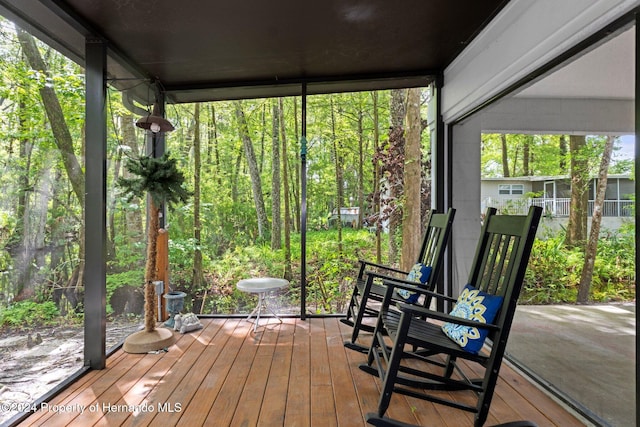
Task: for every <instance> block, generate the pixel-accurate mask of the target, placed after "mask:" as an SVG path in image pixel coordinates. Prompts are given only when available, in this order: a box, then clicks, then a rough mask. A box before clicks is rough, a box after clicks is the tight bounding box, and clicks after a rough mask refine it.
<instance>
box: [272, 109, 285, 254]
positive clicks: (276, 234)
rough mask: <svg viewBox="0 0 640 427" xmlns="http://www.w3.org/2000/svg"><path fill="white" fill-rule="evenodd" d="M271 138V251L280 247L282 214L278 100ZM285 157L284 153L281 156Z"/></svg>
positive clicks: (274, 111)
mask: <svg viewBox="0 0 640 427" xmlns="http://www.w3.org/2000/svg"><path fill="white" fill-rule="evenodd" d="M272 103H273V105H272V116H273V117H272V119H271V125H272V132H271V134H272V136H271V152H272V159H271V175H272V177H271V249H274V250H275V249H280V248H281V247H282V214H281V212H280V139H279V136H278V135H279V131H280V114H279V109H278V100H275V99H274V100H272ZM282 155H283V156H286V153H283V154H282Z"/></svg>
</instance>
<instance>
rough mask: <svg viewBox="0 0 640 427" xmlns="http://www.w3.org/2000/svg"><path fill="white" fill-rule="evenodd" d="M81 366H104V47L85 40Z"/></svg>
mask: <svg viewBox="0 0 640 427" xmlns="http://www.w3.org/2000/svg"><path fill="white" fill-rule="evenodd" d="M85 49H86V64H85V68H86V101H85V102H86V109H85V115H86V118H85V123H86V125H85V137H86V148H85V165H86V175H85V194H86V196H85V206H84V228H85V235H84V240H85V242H84V246H85V266H84V282H85V292H84V313H85V316H84V364H85V366H89V367H91V368H93V369H104V367H105V366H106V338H107V337H106V335H107V334H106V327H107V313H106V311H107V309H106V307H107V301H106V299H107V270H106V259H107V170H106V165H107V109H106V89H107V86H106V75H107V72H106V70H107V48H106V42H105V41H104V40H99V39H87V40H86V45H85Z"/></svg>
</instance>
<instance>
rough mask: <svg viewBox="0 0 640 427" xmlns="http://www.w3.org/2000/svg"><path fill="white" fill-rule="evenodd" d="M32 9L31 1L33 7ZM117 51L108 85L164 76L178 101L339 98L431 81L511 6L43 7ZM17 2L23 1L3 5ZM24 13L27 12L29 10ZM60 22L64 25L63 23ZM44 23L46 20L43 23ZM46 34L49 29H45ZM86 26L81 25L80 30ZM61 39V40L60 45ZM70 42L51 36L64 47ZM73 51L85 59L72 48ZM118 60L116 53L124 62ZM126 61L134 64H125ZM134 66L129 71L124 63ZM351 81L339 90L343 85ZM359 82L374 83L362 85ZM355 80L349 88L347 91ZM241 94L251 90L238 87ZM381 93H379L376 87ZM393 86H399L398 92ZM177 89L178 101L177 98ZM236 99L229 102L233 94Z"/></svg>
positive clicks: (360, 0) (361, 0)
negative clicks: (302, 87)
mask: <svg viewBox="0 0 640 427" xmlns="http://www.w3.org/2000/svg"><path fill="white" fill-rule="evenodd" d="M28 1H33V0H28ZM40 2H41V3H42V4H44V5H46V6H48V7H49V8H50V9H51V10H52V11H53V13H55V14H56V15H58V16H59V17H60V16H61V17H63V18H64V19H66V20H67V21H77V22H79V23H80V26H81V27H82V28H84V29H86V30H87V31H86V32H87V33H93V34H94V35H97V36H102V37H104V38H106V39H107V40H108V41H109V43H110V46H111V49H110V55H111V56H112V57H116V58H117V61H114V60H111V61H110V66H109V73H110V77H112V78H114V79H128V78H131V77H132V76H135V74H140V73H141V74H143V75H144V76H146V77H150V78H157V79H158V80H159V81H160V82H161V83H162V85H163V86H164V87H165V88H169V93H168V95H169V97H170V99H172V100H173V101H174V102H191V101H194V100H202V99H203V98H206V97H207V96H208V95H205V94H206V93H209V94H210V95H209V96H214V95H215V96H216V97H223V98H224V97H226V96H228V97H237V96H241V95H240V94H241V93H243V92H244V93H247V94H248V93H251V94H258V95H259V94H260V93H264V95H265V96H275V95H277V94H278V90H277V87H278V86H279V85H280V84H281V83H284V85H283V86H282V94H285V93H289V92H290V91H291V90H290V89H289V88H288V87H290V86H291V83H292V82H296V81H303V80H307V79H308V80H309V81H312V82H314V83H319V82H322V81H329V82H331V85H330V86H333V87H335V88H336V89H338V88H340V90H351V89H350V88H352V89H354V90H357V87H358V86H360V87H365V88H369V87H373V86H372V84H371V82H378V83H380V84H387V85H389V83H391V80H389V77H398V78H407V76H413V77H415V76H433V75H435V74H438V73H440V72H442V70H443V69H444V68H445V67H446V66H447V65H448V64H449V63H450V62H451V61H452V60H453V58H455V56H456V55H457V54H458V53H459V52H460V51H461V50H462V49H463V48H464V47H465V46H466V44H467V43H468V42H469V41H470V40H471V39H472V38H473V37H474V36H475V35H476V34H477V32H479V31H480V30H481V29H482V27H483V26H484V25H485V23H486V22H487V21H488V20H490V19H491V18H492V17H493V16H494V15H495V13H497V11H499V10H500V9H501V8H502V7H503V6H504V4H505V3H506V1H504V0H482V1H478V0H447V1H444V0H406V1H398V2H391V1H389V0H366V1H365V0H325V1H303V0H280V1H277V0H274V1H271V2H266V1H264V0H243V1H229V0H226V1H224V2H223V1H218V0H209V1H202V0H182V1H180V2H174V1H168V0H157V1H148V2H142V1H131V0H66V1H65V0H40ZM2 3H15V4H16V5H18V6H17V7H20V6H19V4H20V2H18V1H16V0H13V1H11V0H0V4H2ZM23 12H24V13H25V14H26V15H28V14H29V12H28V10H26V11H23ZM59 17H58V18H57V19H58V20H59V19H60V18H59ZM37 19H38V20H39V21H40V22H41V23H42V19H43V18H42V16H38V18H37ZM45 26H46V23H45ZM75 28H78V25H75ZM54 36H55V37H54ZM65 37H67V38H69V40H72V39H71V38H70V37H69V36H66V35H64V34H55V35H52V38H55V39H56V40H60V39H62V40H64V39H65ZM73 43H75V44H76V46H73V49H72V50H73V51H77V49H78V46H77V40H74V41H73ZM116 54H117V55H116ZM123 59H126V60H124V61H123ZM123 62H129V64H128V65H127V64H123ZM339 80H343V81H344V82H345V83H343V84H341V85H339V84H337V81H339ZM360 80H365V81H369V82H370V83H369V84H357V82H359V81H360ZM347 82H350V83H347ZM234 86H240V87H243V88H246V89H245V90H239V89H238V88H236V89H233V87H234ZM374 86H375V85H374ZM389 87H394V85H393V84H391V86H389ZM174 90H175V96H172V93H171V92H172V91H174ZM225 93H228V95H225Z"/></svg>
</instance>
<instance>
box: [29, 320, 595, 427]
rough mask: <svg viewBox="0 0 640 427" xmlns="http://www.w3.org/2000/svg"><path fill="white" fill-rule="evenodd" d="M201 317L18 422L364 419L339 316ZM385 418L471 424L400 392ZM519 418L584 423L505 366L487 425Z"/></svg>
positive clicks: (366, 380)
mask: <svg viewBox="0 0 640 427" xmlns="http://www.w3.org/2000/svg"><path fill="white" fill-rule="evenodd" d="M263 322H264V320H263ZM203 323H204V325H205V328H204V329H201V330H199V331H195V332H192V333H188V334H185V335H182V336H180V337H179V339H178V341H177V343H176V344H175V345H174V346H172V347H170V348H169V351H168V352H166V353H160V354H143V355H135V354H126V353H124V352H122V351H121V350H120V351H118V352H116V353H115V354H114V355H112V356H111V357H109V359H108V360H107V369H104V370H101V371H92V372H89V373H88V374H86V375H85V376H83V377H82V378H80V379H79V380H78V381H76V382H75V383H73V385H72V386H71V387H69V388H68V389H67V390H65V391H63V392H62V393H61V394H60V395H58V396H57V397H56V398H55V399H54V400H53V401H51V402H50V403H49V406H48V407H43V408H42V409H40V410H39V411H37V412H36V413H34V414H33V415H31V416H30V417H29V418H27V419H26V420H25V421H24V422H23V423H22V424H21V425H22V426H31V425H34V426H35V425H46V426H47V427H50V426H82V427H85V426H90V425H95V426H119V425H127V426H129V425H131V426H143V425H162V426H173V425H184V426H204V425H208V426H283V425H284V426H296V427H298V426H322V427H325V426H365V425H367V424H366V422H365V420H364V417H365V415H366V414H367V413H368V412H372V411H374V410H375V408H376V406H377V401H378V387H379V383H378V380H377V379H376V378H374V377H372V376H371V375H369V374H366V373H364V372H362V371H361V370H360V369H358V365H359V364H360V363H362V362H363V361H364V359H365V356H364V355H363V354H359V353H356V352H354V351H351V350H347V349H345V348H344V347H343V345H342V342H343V340H344V339H346V337H347V334H348V332H349V328H348V327H347V326H344V325H343V324H342V323H340V322H339V321H338V319H335V318H324V319H320V318H314V319H308V320H306V321H301V320H300V319H284V323H282V324H280V323H278V322H277V320H275V319H271V320H270V323H269V324H268V325H267V326H266V327H261V328H259V329H258V331H257V333H255V334H254V333H253V327H252V324H251V323H249V322H246V321H244V320H243V319H204V320H203ZM460 398H461V399H465V396H461V397H460ZM467 398H468V396H467ZM387 415H388V416H390V417H392V418H395V419H398V420H402V421H405V422H409V423H413V424H418V425H425V426H452V427H460V426H465V425H472V424H473V422H472V416H471V415H470V414H468V413H466V412H462V411H456V410H453V409H450V408H447V407H443V406H438V405H433V404H430V403H427V402H424V401H420V400H416V399H413V398H409V397H405V396H401V395H394V397H393V400H392V403H391V406H390V408H389V411H388V412H387ZM523 419H526V420H531V421H534V422H536V423H537V424H538V425H539V426H554V425H555V426H563V427H567V426H580V425H583V424H582V423H581V422H580V421H579V420H578V419H576V418H574V417H573V416H572V415H571V414H569V413H568V412H567V411H565V410H564V409H563V408H562V407H561V406H560V405H558V404H557V403H555V402H554V401H553V400H551V399H550V398H549V397H547V396H546V395H545V394H544V393H542V392H541V391H539V390H538V389H537V388H536V387H534V386H533V385H531V384H530V383H529V382H528V381H527V380H526V379H524V378H523V377H521V376H519V375H518V374H516V373H515V372H514V371H513V370H512V369H510V368H508V367H507V366H504V367H503V368H502V370H501V379H500V381H499V382H498V386H497V395H496V396H494V399H493V404H492V407H491V413H490V415H489V420H488V422H487V425H493V424H497V423H502V422H507V421H513V420H523Z"/></svg>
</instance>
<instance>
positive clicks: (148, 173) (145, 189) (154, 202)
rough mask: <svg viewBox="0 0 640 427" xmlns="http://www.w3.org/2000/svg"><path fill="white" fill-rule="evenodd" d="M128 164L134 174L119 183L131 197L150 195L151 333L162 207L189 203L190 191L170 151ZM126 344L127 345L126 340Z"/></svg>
mask: <svg viewBox="0 0 640 427" xmlns="http://www.w3.org/2000/svg"><path fill="white" fill-rule="evenodd" d="M125 167H126V169H127V170H128V171H129V172H130V173H131V177H130V178H120V179H119V180H118V185H119V186H120V187H121V188H122V189H123V190H124V191H125V193H127V194H128V195H129V200H131V199H133V198H134V197H140V198H142V197H144V196H145V195H148V196H149V209H148V212H149V224H148V229H147V259H146V264H145V275H144V277H145V292H144V323H145V329H144V332H146V333H152V332H154V330H155V323H156V292H155V286H154V284H153V282H154V281H156V279H157V271H156V256H157V241H158V234H159V232H160V225H159V224H160V220H159V215H160V209H161V208H162V206H163V204H164V205H170V204H172V203H176V202H183V203H184V202H186V201H187V200H188V199H189V197H190V196H191V193H190V192H189V191H188V190H187V189H185V188H184V182H185V177H184V175H183V174H182V172H180V171H179V170H178V167H177V165H176V160H175V159H172V158H171V157H169V154H168V153H165V154H164V155H163V156H162V157H151V156H143V157H139V158H130V159H129V160H128V161H127V163H126V165H125ZM141 332H142V331H141ZM125 344H127V342H126V341H125ZM125 350H126V348H125ZM156 350H157V349H156ZM131 352H136V351H131Z"/></svg>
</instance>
